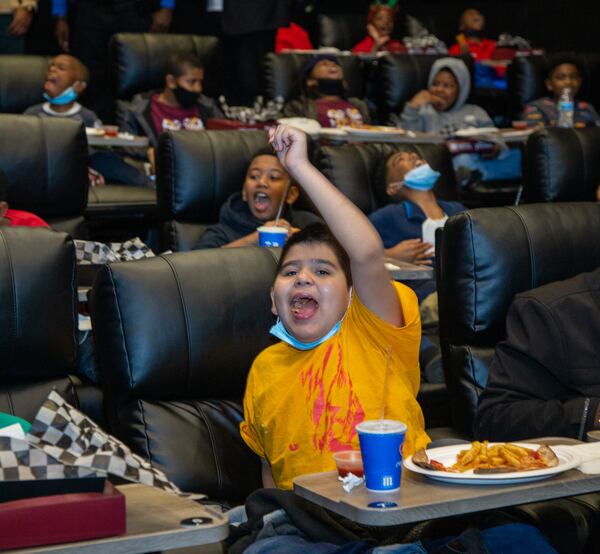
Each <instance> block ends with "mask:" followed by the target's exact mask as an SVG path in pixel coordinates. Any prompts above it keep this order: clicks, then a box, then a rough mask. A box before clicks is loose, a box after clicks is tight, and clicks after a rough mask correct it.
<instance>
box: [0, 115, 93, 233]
mask: <svg viewBox="0 0 600 554" xmlns="http://www.w3.org/2000/svg"><path fill="white" fill-rule="evenodd" d="M0 137H2V147H1V148H0V168H1V169H2V170H3V171H4V173H6V176H7V179H8V202H9V205H10V206H11V207H12V208H14V209H17V210H26V211H30V212H33V213H35V214H36V215H38V216H40V217H41V218H42V219H44V220H46V221H47V222H48V223H49V224H50V225H51V226H52V227H53V228H54V229H57V230H59V231H65V232H68V233H70V234H71V235H72V236H74V237H75V238H85V237H86V234H87V230H86V226H85V222H84V217H83V216H84V211H85V209H86V205H87V198H88V174H87V158H88V151H87V139H86V136H85V130H84V128H83V125H82V124H81V123H79V122H77V121H72V120H70V119H66V120H65V119H61V118H46V117H44V118H42V117H34V116H28V115H8V114H0Z"/></svg>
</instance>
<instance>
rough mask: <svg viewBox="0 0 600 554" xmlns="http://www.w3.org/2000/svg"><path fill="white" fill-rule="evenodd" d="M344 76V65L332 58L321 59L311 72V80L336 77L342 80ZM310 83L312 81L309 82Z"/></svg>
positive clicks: (335, 78)
mask: <svg viewBox="0 0 600 554" xmlns="http://www.w3.org/2000/svg"><path fill="white" fill-rule="evenodd" d="M343 78H344V71H343V70H342V66H341V65H339V64H337V63H336V62H334V61H332V60H321V61H320V62H319V63H317V64H316V65H315V67H313V69H312V71H311V72H310V77H309V81H310V80H312V81H316V80H317V79H334V80H336V81H341V80H342V79H343ZM309 84H310V83H309Z"/></svg>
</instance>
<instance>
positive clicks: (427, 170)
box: [404, 164, 441, 191]
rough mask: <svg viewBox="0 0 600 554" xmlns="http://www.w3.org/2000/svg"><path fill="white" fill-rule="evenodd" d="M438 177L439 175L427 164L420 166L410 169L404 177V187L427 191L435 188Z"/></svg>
mask: <svg viewBox="0 0 600 554" xmlns="http://www.w3.org/2000/svg"><path fill="white" fill-rule="evenodd" d="M440 175H441V173H440V172H439V171H435V169H431V166H430V165H429V164H422V165H419V166H417V167H415V168H414V169H411V170H410V171H409V172H408V173H407V174H406V175H405V176H404V186H407V187H410V188H411V189H415V190H422V191H428V190H431V189H432V188H433V187H434V186H435V184H436V182H437V180H438V179H439V178H440Z"/></svg>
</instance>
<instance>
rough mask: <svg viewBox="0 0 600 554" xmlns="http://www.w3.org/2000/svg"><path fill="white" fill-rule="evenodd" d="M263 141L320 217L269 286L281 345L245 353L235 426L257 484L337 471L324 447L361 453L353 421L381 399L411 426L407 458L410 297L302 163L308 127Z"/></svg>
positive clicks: (341, 203)
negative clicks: (258, 470)
mask: <svg viewBox="0 0 600 554" xmlns="http://www.w3.org/2000/svg"><path fill="white" fill-rule="evenodd" d="M271 143H272V144H273V147H274V148H275V151H276V152H277V155H278V157H279V160H280V163H281V165H282V166H283V167H284V168H285V169H286V170H287V171H288V173H289V174H290V175H291V177H292V178H293V179H294V181H295V182H296V183H298V185H299V186H301V187H302V188H303V189H304V191H305V192H306V194H307V195H308V196H309V197H310V199H311V200H312V202H313V203H314V204H315V206H316V208H317V209H318V210H319V212H320V214H321V215H322V217H323V219H324V220H325V221H326V222H327V224H328V225H329V228H327V227H325V226H324V225H321V224H317V225H310V226H308V227H306V228H305V229H303V230H301V231H299V232H298V233H296V234H294V235H293V236H292V237H290V238H289V240H288V242H287V244H286V246H285V248H284V249H283V252H282V254H281V257H280V260H279V265H278V269H277V274H276V277H275V281H274V283H273V286H272V289H271V298H272V302H273V307H272V311H273V313H274V315H276V316H277V317H278V322H277V324H276V325H275V326H274V327H273V329H272V330H271V332H272V333H273V334H274V335H275V336H277V337H278V338H279V339H281V342H279V343H278V344H276V345H274V346H271V347H269V348H267V349H266V350H264V351H263V352H261V353H260V354H259V355H258V357H257V358H256V359H255V360H254V363H253V364H252V368H251V369H250V373H249V375H248V382H247V385H246V392H245V395H244V421H243V422H242V423H241V425H240V432H241V435H242V438H243V439H244V441H245V442H246V444H247V445H248V446H249V447H250V448H251V449H252V450H253V451H254V452H255V453H256V454H257V455H259V456H260V457H261V459H262V460H263V483H264V484H265V486H273V485H275V486H277V487H279V488H283V489H291V488H292V482H293V479H294V477H296V476H298V475H301V474H304V473H313V472H319V471H328V470H333V469H335V463H334V460H333V453H335V452H338V451H341V450H348V449H358V447H359V445H358V436H357V434H356V430H355V427H356V425H357V424H358V423H360V422H362V421H364V420H367V419H376V418H379V417H380V416H381V409H382V403H384V404H385V415H386V417H388V418H390V419H398V420H401V421H403V422H405V423H406V425H407V426H408V432H407V435H406V440H405V443H404V446H403V452H404V454H405V455H408V454H410V453H412V452H414V451H415V450H418V449H420V448H423V447H424V446H425V445H427V444H428V442H429V437H428V436H427V434H426V433H425V430H424V421H423V414H422V412H421V408H420V407H419V404H418V403H417V400H416V395H417V392H418V390H419V361H418V356H419V341H420V335H421V332H420V320H419V310H418V305H417V300H416V298H415V295H414V293H413V292H412V291H411V290H410V289H409V288H408V287H406V286H404V285H402V284H400V283H394V282H393V281H392V280H391V279H390V275H389V273H388V271H387V270H386V268H385V265H384V252H383V245H382V243H381V239H380V238H379V236H378V234H377V231H376V230H375V229H374V228H373V226H372V225H371V224H370V223H369V221H368V219H367V218H366V217H365V216H364V214H363V213H362V212H361V211H360V210H359V209H358V208H357V207H356V206H355V205H354V204H352V202H350V200H348V198H347V197H346V196H344V195H343V194H342V193H341V192H340V191H339V190H338V189H336V188H335V187H334V186H333V185H332V184H331V183H330V182H329V181H328V180H327V179H326V178H325V177H324V176H323V175H322V174H321V173H320V172H319V171H318V170H317V169H316V168H315V167H314V166H312V165H311V163H310V162H309V161H308V157H307V145H306V135H304V133H302V132H301V131H298V130H297V129H293V128H289V127H278V128H277V130H276V131H272V132H271ZM388 352H390V353H391V365H390V370H389V372H388V375H387V383H385V381H386V378H385V377H384V374H385V372H386V366H387V365H388ZM384 386H385V389H384V388H383V387H384Z"/></svg>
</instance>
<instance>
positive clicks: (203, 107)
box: [117, 52, 224, 165]
mask: <svg viewBox="0 0 600 554" xmlns="http://www.w3.org/2000/svg"><path fill="white" fill-rule="evenodd" d="M203 80H204V66H203V65H202V62H201V61H200V59H199V58H198V57H197V56H196V55H195V54H193V53H191V52H174V53H173V54H171V55H170V56H169V58H168V60H167V65H166V67H165V87H164V89H162V90H158V91H157V90H154V91H150V92H146V93H142V94H137V95H136V96H134V97H133V100H132V101H131V102H125V101H122V100H120V101H118V102H117V118H118V120H119V125H120V126H121V128H122V129H123V130H124V131H127V132H129V133H132V134H134V135H142V136H146V137H148V139H149V141H150V148H149V150H148V152H147V154H148V158H149V159H150V161H151V162H152V165H154V149H155V148H156V147H157V145H158V137H159V136H160V134H161V133H162V132H163V131H169V130H171V131H179V130H186V131H200V130H202V129H204V128H205V126H206V122H207V121H208V119H210V118H212V117H219V118H220V117H224V115H223V112H222V111H221V110H220V109H219V108H218V107H217V105H216V103H215V101H214V100H213V99H211V98H209V97H208V96H205V95H204V94H202V81H203Z"/></svg>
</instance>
